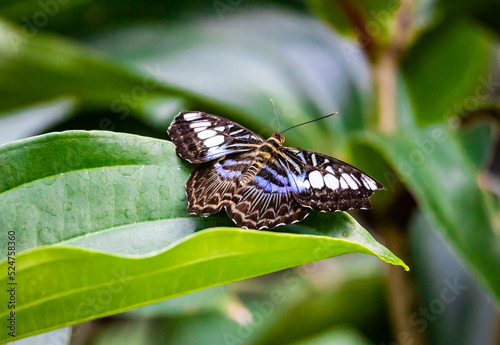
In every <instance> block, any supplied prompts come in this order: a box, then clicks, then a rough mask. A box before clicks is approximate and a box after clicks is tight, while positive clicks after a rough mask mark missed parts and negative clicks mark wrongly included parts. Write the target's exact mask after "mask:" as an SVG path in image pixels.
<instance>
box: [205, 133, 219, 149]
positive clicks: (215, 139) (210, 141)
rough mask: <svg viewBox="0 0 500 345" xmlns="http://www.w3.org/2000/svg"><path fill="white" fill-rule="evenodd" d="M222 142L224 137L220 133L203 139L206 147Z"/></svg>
mask: <svg viewBox="0 0 500 345" xmlns="http://www.w3.org/2000/svg"><path fill="white" fill-rule="evenodd" d="M223 142H224V137H223V136H222V135H216V136H215V137H212V138H210V139H207V140H205V141H204V142H203V143H204V144H205V146H206V147H212V146H217V145H220V144H222V143H223Z"/></svg>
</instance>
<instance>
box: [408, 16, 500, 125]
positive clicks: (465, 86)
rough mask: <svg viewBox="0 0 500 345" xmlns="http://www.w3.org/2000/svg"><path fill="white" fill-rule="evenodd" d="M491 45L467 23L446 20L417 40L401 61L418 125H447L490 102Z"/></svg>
mask: <svg viewBox="0 0 500 345" xmlns="http://www.w3.org/2000/svg"><path fill="white" fill-rule="evenodd" d="M490 43H491V37H490V35H489V34H488V33H487V32H486V31H485V30H483V29H481V27H480V26H478V25H477V24H475V23H472V22H469V21H466V20H456V21H447V22H445V23H443V24H442V25H440V26H437V27H433V28H432V29H430V30H429V31H427V32H426V33H425V34H423V35H422V36H421V37H420V38H419V39H418V40H417V42H416V43H415V44H414V45H413V46H412V47H411V49H410V50H409V51H408V52H407V53H406V55H405V57H404V59H403V61H402V69H403V73H404V76H405V79H406V82H407V85H408V89H409V93H410V98H411V101H412V104H413V106H414V113H415V116H416V120H417V123H419V124H421V125H422V124H433V123H439V122H446V121H447V120H449V119H450V118H451V117H452V116H456V115H457V114H459V113H462V112H470V111H474V110H477V109H478V107H479V106H480V105H481V104H482V103H484V102H485V101H486V100H487V99H488V98H489V97H491V95H492V93H493V87H494V85H493V84H492V82H493V80H492V78H493V76H492V75H491V74H490V75H488V71H489V70H490V67H491V62H492V60H491V52H492V50H491V48H490ZM464 45H466V46H467V49H464Z"/></svg>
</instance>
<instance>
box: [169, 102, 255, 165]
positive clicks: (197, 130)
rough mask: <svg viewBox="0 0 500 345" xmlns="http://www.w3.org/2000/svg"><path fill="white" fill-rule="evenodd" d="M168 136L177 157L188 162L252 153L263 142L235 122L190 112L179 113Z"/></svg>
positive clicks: (201, 161) (200, 161)
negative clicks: (173, 145)
mask: <svg viewBox="0 0 500 345" xmlns="http://www.w3.org/2000/svg"><path fill="white" fill-rule="evenodd" d="M168 135H169V136H170V138H172V141H173V143H174V144H175V147H176V151H177V153H178V154H179V156H181V157H182V158H184V159H185V160H187V161H189V162H191V163H203V162H207V161H211V160H214V159H217V158H220V157H223V156H226V155H229V154H234V153H240V152H247V151H251V150H255V149H256V148H257V147H258V145H259V144H260V143H262V142H263V139H262V137H260V136H259V135H257V134H256V133H254V132H252V131H250V130H248V129H246V128H245V127H243V126H241V125H239V124H237V123H235V122H232V121H229V120H227V119H224V118H222V117H219V116H215V115H212V114H207V113H203V112H194V111H183V112H181V113H179V114H178V115H177V116H176V117H175V118H174V121H173V122H172V124H171V125H170V127H169V128H168Z"/></svg>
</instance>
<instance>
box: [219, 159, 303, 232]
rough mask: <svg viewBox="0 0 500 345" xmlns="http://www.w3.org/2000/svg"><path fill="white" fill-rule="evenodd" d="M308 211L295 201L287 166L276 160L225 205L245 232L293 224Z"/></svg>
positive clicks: (268, 163)
mask: <svg viewBox="0 0 500 345" xmlns="http://www.w3.org/2000/svg"><path fill="white" fill-rule="evenodd" d="M309 211H310V210H309V209H308V208H306V207H303V206H301V205H300V204H299V203H298V202H297V201H296V200H295V198H294V196H293V190H292V186H291V185H290V181H289V179H288V177H287V172H286V167H285V166H284V165H283V164H282V162H281V161H280V159H279V158H278V157H272V158H271V160H269V161H268V162H267V164H266V165H265V166H264V167H263V168H262V170H260V171H259V173H258V174H257V175H256V176H255V177H254V179H253V180H251V181H250V182H249V183H248V184H246V185H244V186H238V187H237V188H236V190H235V191H234V192H233V196H232V198H231V200H230V201H229V202H228V203H227V204H226V212H227V215H228V216H229V218H231V219H232V220H233V221H234V222H235V223H236V225H238V226H240V227H243V228H248V229H263V228H269V229H271V228H274V227H276V226H279V225H284V224H291V223H295V222H298V221H301V220H302V219H304V218H305V217H306V216H307V215H308V214H309Z"/></svg>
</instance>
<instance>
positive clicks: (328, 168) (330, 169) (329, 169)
mask: <svg viewBox="0 0 500 345" xmlns="http://www.w3.org/2000/svg"><path fill="white" fill-rule="evenodd" d="M326 171H329V172H331V173H332V174H333V173H334V171H333V168H332V166H331V165H329V166H327V167H326Z"/></svg>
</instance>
